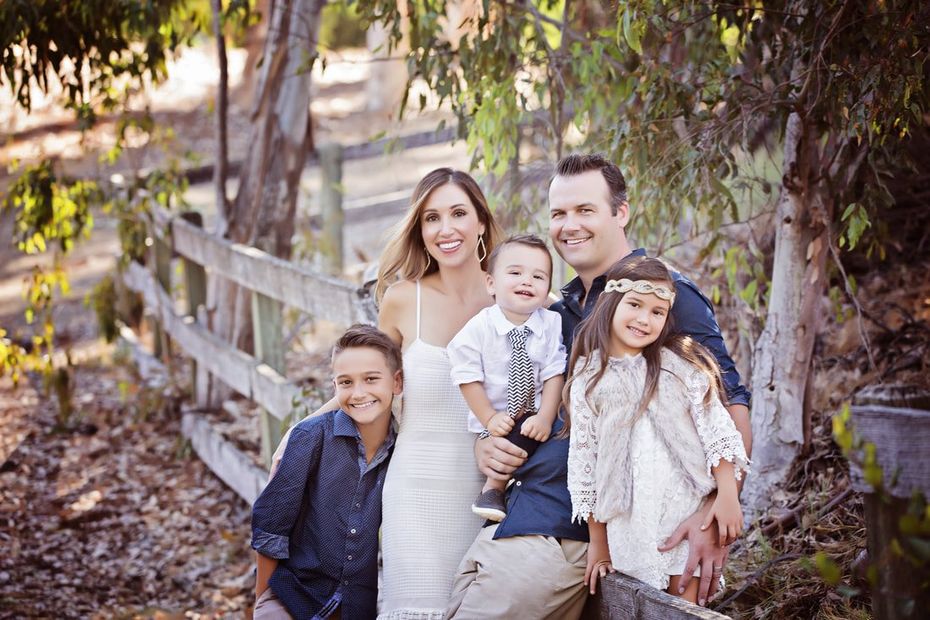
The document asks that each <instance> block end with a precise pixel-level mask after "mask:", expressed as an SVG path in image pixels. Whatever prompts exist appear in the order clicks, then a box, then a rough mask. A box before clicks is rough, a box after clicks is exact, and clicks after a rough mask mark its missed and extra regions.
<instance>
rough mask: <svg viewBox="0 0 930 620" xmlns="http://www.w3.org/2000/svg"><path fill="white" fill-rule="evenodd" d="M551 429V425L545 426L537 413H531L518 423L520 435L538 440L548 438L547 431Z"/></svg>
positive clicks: (541, 440)
mask: <svg viewBox="0 0 930 620" xmlns="http://www.w3.org/2000/svg"><path fill="white" fill-rule="evenodd" d="M551 431H552V425H551V424H550V425H548V426H546V423H545V422H543V421H542V420H541V419H540V418H539V415H531V416H530V417H528V418H527V419H526V420H524V421H523V424H521V425H520V434H521V435H523V436H524V437H529V438H530V439H535V440H536V441H539V442H543V441H546V440H547V439H549V433H550V432H551Z"/></svg>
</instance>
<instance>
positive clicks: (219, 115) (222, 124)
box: [211, 0, 229, 237]
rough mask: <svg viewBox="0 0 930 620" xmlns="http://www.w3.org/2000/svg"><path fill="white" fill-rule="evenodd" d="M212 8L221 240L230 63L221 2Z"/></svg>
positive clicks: (225, 203) (225, 216) (224, 213)
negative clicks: (227, 55) (217, 68)
mask: <svg viewBox="0 0 930 620" xmlns="http://www.w3.org/2000/svg"><path fill="white" fill-rule="evenodd" d="M211 5H212V7H213V34H214V36H215V37H216V56H217V63H218V64H219V69H220V82H219V84H217V88H216V165H215V167H214V169H213V183H214V185H215V186H216V234H218V235H220V236H221V237H222V236H225V235H226V228H227V225H228V222H229V214H228V211H229V202H228V201H227V200H226V178H227V177H228V169H229V147H228V146H227V144H228V135H229V132H228V130H227V118H228V115H229V63H228V61H227V59H226V36H225V35H224V34H223V7H222V0H212V2H211Z"/></svg>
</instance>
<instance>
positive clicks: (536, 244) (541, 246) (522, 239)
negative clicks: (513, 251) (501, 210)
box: [488, 235, 552, 280]
mask: <svg viewBox="0 0 930 620" xmlns="http://www.w3.org/2000/svg"><path fill="white" fill-rule="evenodd" d="M509 245H525V246H527V247H530V248H535V249H537V250H540V251H541V252H543V253H544V254H545V255H546V256H548V257H549V279H550V280H551V279H552V254H550V253H549V247H548V246H547V245H546V242H545V241H543V240H542V239H541V238H539V237H537V236H536V235H511V236H510V237H507V239H505V240H504V241H503V242H502V243H500V244H498V246H497V247H496V248H494V251H493V252H491V256H489V257H488V273H493V272H494V265H496V264H497V258H498V257H499V256H500V255H501V252H502V251H503V250H504V248H506V247H507V246H509Z"/></svg>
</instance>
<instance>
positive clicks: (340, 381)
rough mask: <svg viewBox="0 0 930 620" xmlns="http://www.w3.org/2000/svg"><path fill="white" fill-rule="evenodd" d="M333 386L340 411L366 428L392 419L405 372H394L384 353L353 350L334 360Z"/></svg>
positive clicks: (354, 348) (345, 351)
mask: <svg viewBox="0 0 930 620" xmlns="http://www.w3.org/2000/svg"><path fill="white" fill-rule="evenodd" d="M333 385H334V386H335V388H336V400H337V401H338V402H339V407H340V408H341V409H342V410H343V411H344V412H346V413H347V414H348V415H349V417H350V418H352V419H353V420H354V421H355V423H356V425H358V426H363V425H366V424H372V423H374V422H377V421H379V420H383V419H384V417H385V416H388V417H390V415H391V402H392V401H393V398H394V396H396V395H397V394H400V392H401V389H402V388H403V383H402V381H401V371H400V370H399V369H398V370H392V369H391V367H390V365H389V364H388V361H387V358H386V357H385V355H384V353H382V352H381V351H379V350H378V349H375V348H372V347H351V348H347V349H344V350H342V351H340V352H339V353H337V354H336V355H335V356H334V357H333Z"/></svg>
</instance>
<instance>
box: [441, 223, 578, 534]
mask: <svg viewBox="0 0 930 620" xmlns="http://www.w3.org/2000/svg"><path fill="white" fill-rule="evenodd" d="M487 277H488V292H489V293H490V294H491V296H492V297H494V301H495V304H494V305H493V306H490V307H488V308H485V309H484V310H482V311H481V312H479V313H478V314H477V315H475V316H474V318H472V319H471V320H470V321H469V322H468V323H466V324H465V327H463V328H462V330H461V331H460V332H459V333H458V334H456V336H455V338H453V339H452V341H451V342H450V343H449V345H448V347H447V350H448V353H449V361H450V362H451V364H452V382H453V383H455V384H456V385H458V386H459V387H460V389H461V390H462V395H463V396H464V397H465V401H466V402H467V403H468V407H469V409H470V410H471V413H470V414H469V420H468V429H469V430H470V431H472V432H475V433H479V434H481V435H483V436H488V435H495V436H498V437H507V438H508V439H509V440H510V441H512V442H513V443H514V444H516V445H518V446H520V447H521V448H523V449H524V450H526V452H527V454H532V453H533V452H534V451H535V450H536V447H537V446H538V445H539V443H540V442H543V441H546V439H548V438H549V433H550V432H551V431H552V423H553V422H554V421H555V416H556V414H557V413H558V409H559V402H560V400H561V392H562V385H563V383H564V378H563V376H562V373H563V372H564V371H565V347H564V346H562V319H561V317H560V316H559V315H558V314H556V313H554V312H550V311H548V310H546V309H545V308H544V307H543V306H544V304H545V303H546V301H547V299H548V296H549V282H550V280H551V279H552V257H551V255H550V254H549V249H548V248H547V247H546V244H545V242H544V241H543V240H542V239H540V238H539V237H537V236H535V235H515V236H513V237H510V238H509V239H507V240H506V241H504V243H502V244H500V245H499V246H497V247H496V248H495V249H494V251H493V252H492V253H491V257H490V259H489V261H488V276H487ZM505 484H506V482H505V481H498V480H492V479H491V478H488V479H487V481H486V482H485V484H484V488H483V489H482V490H481V494H480V495H479V496H478V498H477V499H476V500H475V503H474V504H473V505H472V507H471V509H472V512H474V513H475V514H478V515H480V516H482V517H484V518H485V519H490V520H491V521H501V520H502V519H503V518H504V517H505V516H506V514H507V513H506V508H505V504H504V488H505Z"/></svg>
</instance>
